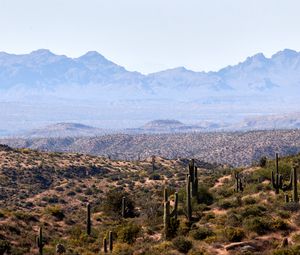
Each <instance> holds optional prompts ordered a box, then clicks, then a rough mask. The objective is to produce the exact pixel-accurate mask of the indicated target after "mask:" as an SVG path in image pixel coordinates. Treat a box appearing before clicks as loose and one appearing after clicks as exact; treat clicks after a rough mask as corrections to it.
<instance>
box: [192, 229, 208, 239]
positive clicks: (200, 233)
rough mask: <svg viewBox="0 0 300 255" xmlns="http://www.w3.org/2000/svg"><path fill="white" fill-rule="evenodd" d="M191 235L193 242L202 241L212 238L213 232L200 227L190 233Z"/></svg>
mask: <svg viewBox="0 0 300 255" xmlns="http://www.w3.org/2000/svg"><path fill="white" fill-rule="evenodd" d="M191 235H192V237H193V238H194V239H195V240H204V239H205V238H207V237H209V236H212V235H213V232H212V230H211V229H209V228H206V227H200V228H198V229H195V230H193V231H191Z"/></svg>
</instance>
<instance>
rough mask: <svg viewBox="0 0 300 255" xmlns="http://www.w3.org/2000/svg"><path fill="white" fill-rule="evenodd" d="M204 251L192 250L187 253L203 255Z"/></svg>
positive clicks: (189, 254)
mask: <svg viewBox="0 0 300 255" xmlns="http://www.w3.org/2000/svg"><path fill="white" fill-rule="evenodd" d="M205 254H206V253H205V252H204V251H199V249H198V248H197V249H192V250H190V251H189V253H188V255H205Z"/></svg>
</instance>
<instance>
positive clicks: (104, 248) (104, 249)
mask: <svg viewBox="0 0 300 255" xmlns="http://www.w3.org/2000/svg"><path fill="white" fill-rule="evenodd" d="M103 252H104V253H107V240H106V238H105V237H104V238H103Z"/></svg>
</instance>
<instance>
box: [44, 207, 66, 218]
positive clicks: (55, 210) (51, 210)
mask: <svg viewBox="0 0 300 255" xmlns="http://www.w3.org/2000/svg"><path fill="white" fill-rule="evenodd" d="M45 212H46V213H47V214H49V215H51V216H53V217H55V218H56V219H57V220H63V219H64V218H65V214H64V212H63V210H62V209H61V207H60V206H48V207H47V208H46V209H45Z"/></svg>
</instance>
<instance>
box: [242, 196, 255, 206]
mask: <svg viewBox="0 0 300 255" xmlns="http://www.w3.org/2000/svg"><path fill="white" fill-rule="evenodd" d="M243 202H244V204H245V205H254V204H256V202H257V201H256V199H255V198H254V197H246V198H244V199H243Z"/></svg>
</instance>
